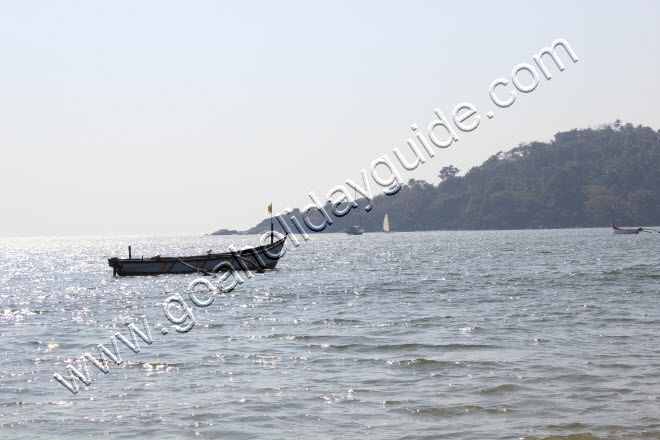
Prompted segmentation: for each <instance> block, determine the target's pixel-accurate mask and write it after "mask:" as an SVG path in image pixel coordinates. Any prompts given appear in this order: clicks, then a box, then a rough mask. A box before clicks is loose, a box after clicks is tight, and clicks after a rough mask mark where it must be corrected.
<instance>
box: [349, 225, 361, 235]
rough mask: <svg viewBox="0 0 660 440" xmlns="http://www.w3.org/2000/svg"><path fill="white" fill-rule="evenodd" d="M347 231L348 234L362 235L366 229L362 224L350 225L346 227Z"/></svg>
mask: <svg viewBox="0 0 660 440" xmlns="http://www.w3.org/2000/svg"><path fill="white" fill-rule="evenodd" d="M346 233H347V234H348V235H362V234H363V233H364V229H362V228H361V227H360V226H349V227H348V228H346Z"/></svg>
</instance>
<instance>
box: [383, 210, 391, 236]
mask: <svg viewBox="0 0 660 440" xmlns="http://www.w3.org/2000/svg"><path fill="white" fill-rule="evenodd" d="M383 232H390V220H389V217H387V214H385V218H384V219H383Z"/></svg>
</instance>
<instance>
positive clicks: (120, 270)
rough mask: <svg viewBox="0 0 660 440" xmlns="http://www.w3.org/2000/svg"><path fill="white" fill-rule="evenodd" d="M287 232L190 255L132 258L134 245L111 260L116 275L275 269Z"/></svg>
mask: <svg viewBox="0 0 660 440" xmlns="http://www.w3.org/2000/svg"><path fill="white" fill-rule="evenodd" d="M286 238H287V236H286V235H285V236H284V237H283V238H281V239H279V240H277V241H275V242H271V243H270V244H268V245H264V246H259V247H255V248H247V249H243V250H241V251H236V253H232V252H224V253H219V254H213V253H211V251H209V252H208V253H206V254H204V255H192V256H188V257H161V256H160V255H157V256H155V257H151V258H132V257H131V248H130V247H129V248H128V258H116V257H115V258H110V259H109V260H108V264H109V265H110V267H112V270H113V272H114V275H119V276H133V275H160V274H184V273H202V274H210V273H213V272H219V271H227V270H229V268H230V267H231V268H232V269H234V270H237V271H240V270H254V271H256V272H261V271H263V270H265V269H275V266H276V265H277V262H278V261H279V256H280V253H281V252H282V247H283V246H284V242H285V241H286Z"/></svg>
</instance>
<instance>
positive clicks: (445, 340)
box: [0, 229, 660, 440]
mask: <svg viewBox="0 0 660 440" xmlns="http://www.w3.org/2000/svg"><path fill="white" fill-rule="evenodd" d="M257 242H258V237H257V236H240V237H213V236H205V237H192V236H191V237H90V238H56V239H47V238H38V239H2V240H0V263H1V266H0V319H1V324H0V355H1V357H0V438H29V439H32V438H44V437H48V438H51V439H57V438H78V437H83V436H90V437H92V438H97V437H102V436H109V437H110V438H140V437H154V438H159V439H167V438H193V437H201V438H223V439H224V438H228V439H269V438H278V439H279V438H300V439H309V438H319V439H322V438H365V437H366V438H374V439H376V438H377V439H402V438H408V439H424V438H428V439H437V438H446V439H459V440H460V439H478V440H496V439H520V438H522V437H525V438H548V437H552V438H554V437H559V438H567V439H571V440H576V439H647V438H649V439H658V438H660V402H659V397H660V304H659V301H660V252H658V251H659V249H660V234H653V235H651V234H642V235H639V236H623V235H621V236H615V235H612V234H611V233H610V232H609V230H606V229H573V230H545V231H485V232H429V233H392V234H383V233H379V234H365V235H363V236H359V237H355V236H347V235H344V234H317V235H312V236H311V238H310V241H308V242H306V243H304V244H302V245H301V246H300V247H298V248H296V249H293V248H290V249H289V251H288V252H287V254H286V255H285V256H284V257H283V259H282V260H281V261H280V263H279V265H278V267H277V270H275V271H270V272H266V273H264V274H255V277H254V278H251V279H246V280H245V282H244V283H243V284H242V285H240V286H239V287H237V288H236V289H235V290H234V291H232V292H230V293H228V294H226V295H217V296H216V297H215V300H214V302H213V303H212V304H211V305H210V306H208V307H205V308H202V307H197V306H195V305H193V304H192V302H191V301H190V299H189V297H188V292H187V289H188V285H189V284H190V283H191V282H192V281H193V280H194V279H195V278H196V277H195V276H185V275H183V276H182V275H165V276H157V277H140V278H113V277H112V270H111V268H110V267H108V265H107V261H106V259H107V258H108V257H112V256H124V255H125V254H126V247H127V246H128V245H129V244H130V245H132V246H133V255H134V256H136V255H137V256H140V255H145V256H152V255H156V254H162V255H169V254H188V253H200V252H205V251H207V250H208V249H213V250H216V251H221V250H225V249H226V247H227V246H228V245H230V244H232V243H233V244H235V245H237V246H242V245H245V244H251V245H255V244H257ZM207 278H208V277H207ZM209 279H210V278H209ZM210 280H211V279H210ZM177 293H180V294H181V295H182V297H183V298H185V299H186V301H187V302H188V304H189V305H190V307H191V308H192V310H193V314H194V317H195V326H194V327H193V328H192V329H191V330H190V331H189V332H188V333H178V332H177V331H176V330H175V328H174V325H173V324H172V323H170V322H169V321H167V319H166V318H165V315H164V312H163V303H164V301H165V299H166V298H167V297H169V296H171V295H174V294H177ZM202 297H205V295H200V299H202ZM179 310H180V309H178V308H177V306H176V305H173V306H172V311H173V314H176V313H175V312H177V311H179ZM179 314H180V313H179ZM142 315H145V316H146V317H147V321H148V325H149V328H150V329H151V335H152V337H153V340H154V342H153V343H152V344H151V345H147V344H146V343H144V342H143V341H142V340H141V339H138V342H140V352H139V353H137V354H136V353H133V352H132V351H130V350H129V349H128V348H127V347H126V346H124V345H123V344H122V343H121V342H120V343H119V349H120V351H121V355H122V357H123V359H124V362H123V363H122V364H121V365H116V364H114V363H112V362H109V364H108V368H109V372H108V373H107V374H103V373H101V372H100V371H99V370H98V369H97V368H96V367H95V366H94V365H93V364H91V363H90V362H89V361H88V362H87V366H88V369H89V374H90V377H91V385H90V386H85V385H84V384H82V383H80V387H81V388H80V391H79V392H78V394H76V395H73V394H72V393H70V392H69V391H68V390H67V389H66V388H65V387H63V386H62V385H60V383H59V382H57V381H56V380H54V379H53V373H56V372H57V373H60V374H61V375H63V376H68V374H67V370H66V366H67V363H70V362H73V363H74V365H75V366H77V367H78V368H79V369H80V368H81V367H80V365H79V363H78V362H79V361H78V360H77V358H79V357H80V356H81V355H82V354H83V353H85V352H87V351H89V352H90V353H93V354H94V355H95V357H98V353H97V352H96V351H95V350H96V346H97V345H98V344H104V345H105V346H106V347H109V348H110V349H111V348H112V343H111V339H110V337H111V335H113V334H114V333H116V332H121V333H122V334H125V335H126V336H127V337H128V335H129V333H128V328H127V324H128V323H135V324H136V325H137V326H138V328H140V329H142V328H143V325H142V321H141V320H140V317H141V316H142ZM163 328H167V329H168V330H169V332H168V333H167V334H163V332H162V331H161V330H162V329H163ZM129 339H130V338H129Z"/></svg>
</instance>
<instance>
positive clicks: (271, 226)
mask: <svg viewBox="0 0 660 440" xmlns="http://www.w3.org/2000/svg"><path fill="white" fill-rule="evenodd" d="M269 211H270V244H273V202H270V209H269Z"/></svg>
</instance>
